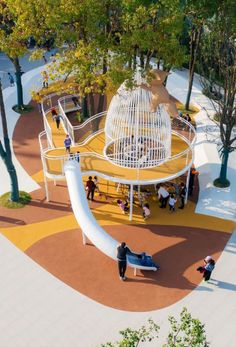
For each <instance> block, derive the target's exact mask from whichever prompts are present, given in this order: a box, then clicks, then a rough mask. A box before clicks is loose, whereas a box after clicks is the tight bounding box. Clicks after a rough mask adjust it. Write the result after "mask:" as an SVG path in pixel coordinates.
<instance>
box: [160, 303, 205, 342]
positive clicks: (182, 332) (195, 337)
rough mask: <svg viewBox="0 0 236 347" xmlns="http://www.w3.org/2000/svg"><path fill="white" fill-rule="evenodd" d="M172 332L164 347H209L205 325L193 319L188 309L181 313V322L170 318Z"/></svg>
mask: <svg viewBox="0 0 236 347" xmlns="http://www.w3.org/2000/svg"><path fill="white" fill-rule="evenodd" d="M169 322H170V326H171V331H170V332H169V334H168V337H167V343H166V344H164V346H163V347H207V346H209V343H208V342H207V341H206V334H205V329H204V324H202V323H201V322H200V321H199V319H196V318H193V317H192V315H191V314H190V313H189V312H188V311H187V309H186V307H184V308H183V310H182V312H181V313H180V321H178V320H177V319H176V318H174V317H173V316H171V317H169Z"/></svg>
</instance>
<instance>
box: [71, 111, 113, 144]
mask: <svg viewBox="0 0 236 347" xmlns="http://www.w3.org/2000/svg"><path fill="white" fill-rule="evenodd" d="M106 115H107V111H104V112H101V113H98V114H96V115H94V116H92V117H90V118H88V119H87V120H86V121H85V122H83V124H81V125H77V126H75V127H74V134H75V139H76V143H77V144H78V145H80V146H81V145H84V144H85V143H86V142H88V141H89V140H90V139H91V138H92V137H93V136H94V135H96V134H99V133H101V132H103V131H104V127H105V120H106Z"/></svg>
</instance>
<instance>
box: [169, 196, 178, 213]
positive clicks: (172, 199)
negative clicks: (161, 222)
mask: <svg viewBox="0 0 236 347" xmlns="http://www.w3.org/2000/svg"><path fill="white" fill-rule="evenodd" d="M176 202H177V199H176V198H175V196H174V194H170V198H169V209H170V212H175V203H176Z"/></svg>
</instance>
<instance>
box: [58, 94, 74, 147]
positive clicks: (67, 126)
mask: <svg viewBox="0 0 236 347" xmlns="http://www.w3.org/2000/svg"><path fill="white" fill-rule="evenodd" d="M58 108H59V113H60V116H61V117H62V119H63V124H64V130H65V132H66V133H67V134H68V135H69V136H70V138H71V141H72V144H73V146H74V145H75V136H74V129H73V126H72V125H71V123H70V121H69V119H68V118H67V116H66V113H65V111H64V109H63V107H62V105H61V103H60V101H59V100H58Z"/></svg>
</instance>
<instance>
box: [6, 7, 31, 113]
mask: <svg viewBox="0 0 236 347" xmlns="http://www.w3.org/2000/svg"><path fill="white" fill-rule="evenodd" d="M11 3H12V1H11V0H2V1H1V2H0V50H2V51H3V52H4V53H6V54H7V55H8V57H9V59H10V60H11V61H12V63H13V65H14V68H15V75H16V86H17V110H19V111H21V110H23V109H24V102H23V88H22V83H21V75H22V71H21V66H20V63H19V57H21V56H22V55H24V54H25V53H26V52H27V45H26V39H25V37H22V35H21V32H20V30H19V28H18V26H17V16H16V15H15V13H14V11H13V7H12V6H11Z"/></svg>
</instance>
